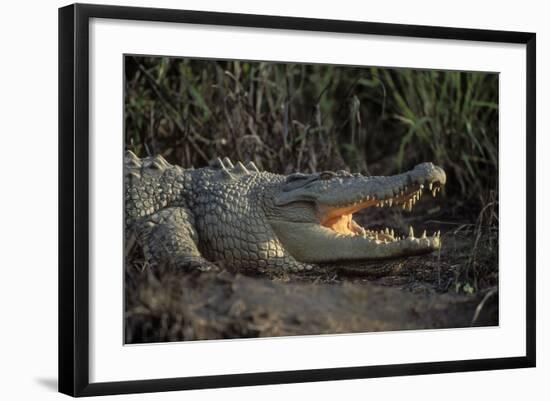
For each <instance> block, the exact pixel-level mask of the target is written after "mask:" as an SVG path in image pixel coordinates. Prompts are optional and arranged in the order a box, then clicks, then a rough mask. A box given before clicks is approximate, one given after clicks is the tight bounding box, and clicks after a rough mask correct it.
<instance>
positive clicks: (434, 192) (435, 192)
mask: <svg viewBox="0 0 550 401" xmlns="http://www.w3.org/2000/svg"><path fill="white" fill-rule="evenodd" d="M435 195H437V189H436V188H434V189H433V190H432V196H433V197H434V198H435Z"/></svg>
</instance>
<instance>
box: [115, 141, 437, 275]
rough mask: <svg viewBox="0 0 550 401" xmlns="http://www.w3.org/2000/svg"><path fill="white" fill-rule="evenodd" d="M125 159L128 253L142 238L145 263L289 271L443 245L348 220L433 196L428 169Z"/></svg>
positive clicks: (433, 170)
mask: <svg viewBox="0 0 550 401" xmlns="http://www.w3.org/2000/svg"><path fill="white" fill-rule="evenodd" d="M124 159H125V160H124V164H125V213H126V243H127V249H129V248H130V247H131V246H132V244H133V243H134V242H135V240H137V241H139V242H140V243H141V245H142V247H143V251H144V255H145V257H146V259H147V260H148V261H149V262H150V263H152V264H158V263H169V264H174V265H177V266H181V267H197V268H201V269H210V268H212V267H217V266H220V265H225V266H230V267H232V268H236V269H253V270H257V271H266V270H268V269H281V270H282V269H288V270H293V271H296V270H303V269H311V267H312V265H315V264H320V263H329V262H330V263H338V262H345V261H358V260H376V259H385V258H394V257H401V256H409V255H418V254H422V253H427V252H432V251H434V250H437V249H439V247H440V245H441V238H440V234H439V232H438V233H433V234H432V235H427V234H426V232H424V233H423V234H422V235H420V236H419V237H418V238H416V237H415V236H414V232H413V229H412V228H410V231H409V234H408V236H407V237H405V236H403V237H400V236H398V235H395V233H394V231H393V230H392V229H390V228H386V229H385V230H381V231H375V230H369V229H365V228H363V227H362V226H360V225H359V224H358V223H356V222H355V221H354V220H353V213H355V212H357V211H359V210H361V209H363V208H366V207H371V206H388V207H391V206H392V205H393V206H398V207H402V208H404V209H409V210H410V209H411V208H412V206H413V205H414V203H415V202H416V201H417V200H418V199H419V198H420V196H421V195H422V193H423V191H429V192H431V193H432V194H433V195H434V196H435V195H436V194H437V192H438V191H439V190H441V186H442V185H444V184H445V181H446V176H445V172H444V171H443V169H442V168H440V167H438V166H435V165H433V164H432V163H422V164H419V165H417V166H416V167H415V168H414V169H412V170H410V171H407V172H405V173H402V174H397V175H393V176H388V177H373V176H364V175H361V174H351V173H349V172H346V171H338V172H332V171H324V172H319V173H312V174H303V173H294V174H290V175H288V176H285V175H279V174H273V173H269V172H264V171H259V170H258V168H257V167H256V166H255V165H254V163H252V162H250V163H248V164H246V165H244V164H242V163H241V162H237V163H236V164H235V165H234V164H233V163H232V162H231V161H230V160H229V159H228V158H224V159H223V160H221V159H217V163H216V165H215V166H212V167H205V168H199V169H183V168H181V167H179V166H176V165H171V164H169V163H168V162H167V161H166V160H165V159H164V158H163V157H162V156H155V157H146V158H143V159H140V158H138V157H137V156H136V155H135V154H134V153H132V152H131V151H127V152H126V154H125V157H124Z"/></svg>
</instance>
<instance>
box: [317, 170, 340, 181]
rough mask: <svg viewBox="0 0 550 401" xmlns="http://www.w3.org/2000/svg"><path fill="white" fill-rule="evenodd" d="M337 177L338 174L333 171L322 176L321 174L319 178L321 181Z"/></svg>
mask: <svg viewBox="0 0 550 401" xmlns="http://www.w3.org/2000/svg"><path fill="white" fill-rule="evenodd" d="M334 177H336V174H335V173H333V172H332V171H323V172H322V173H321V174H319V178H320V179H321V180H330V179H331V178H334Z"/></svg>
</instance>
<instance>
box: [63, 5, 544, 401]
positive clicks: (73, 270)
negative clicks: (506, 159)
mask: <svg viewBox="0 0 550 401" xmlns="http://www.w3.org/2000/svg"><path fill="white" fill-rule="evenodd" d="M91 18H107V19H120V20H141V21H160V22H175V23H191V24H205V25H218V26H240V27H253V28H273V29H285V30H305V31H320V32H321V31H322V32H337V33H353V34H369V35H386V36H401V37H415V38H432V39H434V38H435V39H453V40H468V41H484V42H499V43H516V44H524V45H526V54H527V56H526V60H525V62H526V68H527V70H526V71H527V82H526V87H527V91H526V104H527V110H526V113H527V114H526V117H527V118H526V119H527V126H526V132H527V137H526V138H525V140H526V151H527V166H526V168H527V177H526V178H527V193H526V201H527V211H526V213H527V214H526V217H527V218H526V230H527V231H526V233H527V238H526V241H527V243H526V246H527V248H526V253H527V260H526V263H527V273H526V274H527V277H526V283H527V284H526V297H527V298H526V308H527V310H526V317H527V324H526V327H525V330H526V340H527V342H526V355H525V356H522V357H510V358H495V359H476V360H462V361H461V360H456V361H445V362H428V363H407V364H398V365H382V366H363V367H361V366H359V367H347V368H331V369H314V370H297V371H277V372H263V373H250V374H248V373H247V374H230V375H218V376H196V377H182V378H166V379H154V380H134V381H122V382H103V383H90V381H89V375H88V373H89V338H88V329H89V312H88V311H89V290H88V284H89V276H88V274H89V270H88V269H89V266H88V260H89V259H88V256H89V234H88V228H89V225H88V224H89V223H88V217H89V198H88V196H89V193H90V192H89V191H90V189H89V181H88V173H89V148H88V140H89V132H88V123H89V121H88V110H89V109H88V106H89V105H88V95H89V87H88V80H89V77H88V61H89V32H88V28H89V22H90V19H91ZM535 65H536V35H535V33H526V32H508V31H492V30H478V29H462V28H446V27H434V26H416V25H400V24H387V23H371V22H357V21H337V20H322V19H310V18H295V17H281V16H266V15H245V14H231V13H219V12H203V11H184V10H172V9H154V8H137V7H120V6H105V5H87V4H75V5H69V6H66V7H63V8H60V9H59V391H60V392H62V393H65V394H68V395H72V396H94V395H105V394H123V393H138V392H156V391H171V390H186V389H201V388H217V387H229V386H251V385H263V384H279V383H293V382H315V381H323V380H343V379H359V378H372V377H384V376H400V375H420V374H433V373H448V372H463V371H480V370H493V369H512V368H526V367H534V366H535V363H536V357H535V355H536V352H535V351H536V338H535V324H536V321H535V297H536V294H535V280H536V278H535V268H536V261H535V244H536V238H535V236H536V234H535V224H536V218H535V217H536V216H535V213H536V212H535V210H536V208H535V206H536V205H535V120H536V115H535V110H536V107H535V106H536V104H535V101H536V69H535V68H536V67H535Z"/></svg>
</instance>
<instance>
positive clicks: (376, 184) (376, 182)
mask: <svg viewBox="0 0 550 401" xmlns="http://www.w3.org/2000/svg"><path fill="white" fill-rule="evenodd" d="M446 181H447V177H446V175H445V171H444V170H443V169H442V168H441V167H438V166H435V165H434V164H432V163H422V164H419V165H417V166H416V167H415V168H414V169H412V170H409V171H407V172H405V173H402V174H396V175H393V176H389V177H364V176H361V177H353V178H351V179H348V180H340V181H339V182H338V183H335V184H336V185H335V187H334V188H333V189H332V190H329V191H326V192H324V193H321V194H319V196H318V198H317V200H316V201H317V204H318V205H322V206H323V207H325V208H330V207H332V208H349V209H350V211H351V213H353V211H354V210H355V211H356V210H359V209H362V208H364V207H369V206H376V205H385V204H387V205H390V206H391V205H392V204H393V203H399V204H401V205H402V206H403V208H409V207H412V206H413V205H414V202H416V201H417V200H418V198H419V197H420V195H421V191H422V190H429V191H430V192H432V194H433V195H434V196H435V195H436V194H437V191H438V190H439V189H440V188H441V186H443V185H445V183H446Z"/></svg>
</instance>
